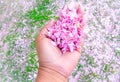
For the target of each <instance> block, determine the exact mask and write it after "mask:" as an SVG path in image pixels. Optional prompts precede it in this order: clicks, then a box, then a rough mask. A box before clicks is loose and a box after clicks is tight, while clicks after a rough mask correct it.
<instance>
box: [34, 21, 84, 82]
mask: <svg viewBox="0 0 120 82" xmlns="http://www.w3.org/2000/svg"><path fill="white" fill-rule="evenodd" d="M54 23H55V20H53V19H52V20H51V21H49V22H48V24H46V25H45V26H43V28H42V29H41V30H40V32H39V34H38V37H37V38H36V49H37V54H38V59H39V70H38V75H37V78H36V82H67V80H68V77H69V75H70V74H71V73H72V71H73V69H74V68H75V66H76V65H77V63H78V61H79V58H80V56H81V48H82V44H83V40H81V43H80V44H79V46H80V47H79V49H77V50H74V51H73V52H66V53H64V54H63V53H62V52H61V51H60V49H59V48H58V47H57V46H54V45H53V44H52V40H50V39H49V38H47V37H46V35H47V33H48V30H47V29H48V28H50V27H51V26H53V25H54Z"/></svg>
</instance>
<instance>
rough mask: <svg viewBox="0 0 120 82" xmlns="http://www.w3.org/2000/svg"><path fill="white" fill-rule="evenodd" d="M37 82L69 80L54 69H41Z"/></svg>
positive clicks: (62, 81)
mask: <svg viewBox="0 0 120 82" xmlns="http://www.w3.org/2000/svg"><path fill="white" fill-rule="evenodd" d="M36 82H67V78H66V77H64V76H63V75H61V74H60V73H59V72H56V71H54V70H52V69H49V68H45V67H40V68H39V70H38V75H37V79H36Z"/></svg>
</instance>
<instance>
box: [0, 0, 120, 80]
mask: <svg viewBox="0 0 120 82" xmlns="http://www.w3.org/2000/svg"><path fill="white" fill-rule="evenodd" d="M70 1H71V0H0V82H34V81H35V78H36V74H37V70H38V59H37V55H36V51H35V42H34V40H35V38H36V36H37V33H38V32H39V29H40V28H41V27H42V26H43V25H44V24H45V23H46V22H47V21H49V20H50V19H51V18H55V19H57V13H58V11H59V10H60V9H61V8H62V7H63V6H64V4H66V3H68V2H70ZM76 1H78V3H79V4H80V6H81V8H83V10H84V17H85V20H86V26H85V29H84V32H85V33H86V39H85V42H84V47H83V50H82V55H81V58H80V61H79V63H78V65H77V66H76V68H75V69H74V70H73V73H72V74H71V76H70V77H69V82H120V0H76Z"/></svg>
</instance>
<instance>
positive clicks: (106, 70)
mask: <svg viewBox="0 0 120 82" xmlns="http://www.w3.org/2000/svg"><path fill="white" fill-rule="evenodd" d="M109 71H110V64H106V65H104V72H109Z"/></svg>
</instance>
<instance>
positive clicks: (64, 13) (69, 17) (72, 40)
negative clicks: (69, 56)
mask: <svg viewBox="0 0 120 82" xmlns="http://www.w3.org/2000/svg"><path fill="white" fill-rule="evenodd" d="M83 26H84V22H83V13H82V11H81V10H80V8H78V7H76V3H74V2H72V3H70V4H69V5H66V6H65V7H64V8H63V9H62V10H61V11H60V12H59V19H58V20H57V21H56V23H55V24H54V25H53V26H52V27H51V28H50V29H48V35H47V36H48V37H49V38H50V39H51V40H52V41H53V42H54V44H56V46H57V47H58V48H59V49H60V50H61V51H62V52H63V53H65V52H73V51H74V50H77V48H78V46H77V45H78V44H79V43H80V41H81V35H82V28H83Z"/></svg>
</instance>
